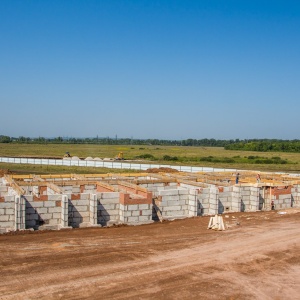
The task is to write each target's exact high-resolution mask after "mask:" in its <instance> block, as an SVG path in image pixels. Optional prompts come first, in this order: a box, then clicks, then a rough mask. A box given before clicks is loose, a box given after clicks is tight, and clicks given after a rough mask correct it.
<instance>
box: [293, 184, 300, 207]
mask: <svg viewBox="0 0 300 300" xmlns="http://www.w3.org/2000/svg"><path fill="white" fill-rule="evenodd" d="M292 205H293V207H300V185H296V186H294V187H293V188H292Z"/></svg>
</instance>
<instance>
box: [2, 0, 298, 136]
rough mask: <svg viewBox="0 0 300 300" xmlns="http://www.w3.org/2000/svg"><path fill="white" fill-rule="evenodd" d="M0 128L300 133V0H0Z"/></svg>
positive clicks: (84, 132)
mask: <svg viewBox="0 0 300 300" xmlns="http://www.w3.org/2000/svg"><path fill="white" fill-rule="evenodd" d="M0 104H1V106H0V111H1V114H0V135H1V134H3V135H9V136H15V137H18V136H21V135H22V136H29V137H38V136H44V137H56V136H64V137H66V136H68V137H94V136H97V135H98V136H99V137H106V136H110V137H115V135H118V137H119V138H122V137H124V138H125V137H133V138H145V139H146V138H158V139H187V138H195V139H202V138H215V139H231V138H233V139H235V138H240V139H245V138H246V139H250V138H279V139H299V138H300V135H299V129H300V1H290V0H285V1H277V0H269V1H266V0H238V1H233V0H219V1H218V0H197V1H196V0H195V1H192V0H181V1H178V0H172V1H171V0H170V1H167V0H159V1H156V0H147V1H146V0H123V1H121V0H102V1H101V0H51V1H47V0H39V1H37V0H36V1H33V0H26V1H25V0H20V1H17V0H1V1H0Z"/></svg>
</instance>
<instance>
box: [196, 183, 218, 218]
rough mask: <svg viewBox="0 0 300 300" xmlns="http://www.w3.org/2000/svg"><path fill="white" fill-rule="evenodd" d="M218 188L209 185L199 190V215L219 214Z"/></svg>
mask: <svg viewBox="0 0 300 300" xmlns="http://www.w3.org/2000/svg"><path fill="white" fill-rule="evenodd" d="M218 193H219V191H218V189H216V188H214V187H208V188H204V189H201V190H199V194H198V215H199V216H201V215H215V214H218V207H219V203H218Z"/></svg>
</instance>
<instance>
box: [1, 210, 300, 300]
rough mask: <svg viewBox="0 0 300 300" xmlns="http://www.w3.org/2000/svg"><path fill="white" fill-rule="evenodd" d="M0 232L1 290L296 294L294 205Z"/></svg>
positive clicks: (298, 232)
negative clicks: (216, 223) (221, 225)
mask: <svg viewBox="0 0 300 300" xmlns="http://www.w3.org/2000/svg"><path fill="white" fill-rule="evenodd" d="M287 212H288V213H287V214H283V215H280V214H278V213H277V212H257V213H235V214H229V215H228V217H227V218H225V217H224V221H225V222H226V223H227V224H228V225H229V226H230V227H229V229H228V230H226V231H223V232H220V231H212V230H207V229H206V227H207V225H208V221H209V218H208V217H198V218H191V219H185V220H175V221H170V222H163V223H155V224H152V225H143V226H135V227H134V226H124V227H114V228H94V229H73V230H61V231H56V232H55V231H44V232H25V233H18V234H9V235H7V234H6V235H1V236H0V253H1V256H0V271H1V272H0V299H100V298H101V299H300V227H299V224H300V222H299V221H300V210H296V209H291V210H289V211H287Z"/></svg>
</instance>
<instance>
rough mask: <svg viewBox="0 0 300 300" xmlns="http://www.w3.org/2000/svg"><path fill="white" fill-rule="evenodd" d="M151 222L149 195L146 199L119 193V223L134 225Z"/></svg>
mask: <svg viewBox="0 0 300 300" xmlns="http://www.w3.org/2000/svg"><path fill="white" fill-rule="evenodd" d="M133 196H134V198H133ZM152 222H153V220H152V194H151V193H150V195H149V196H148V197H147V198H145V197H142V196H140V197H137V196H136V195H130V194H125V193H120V223H124V224H133V225H134V224H148V223H152Z"/></svg>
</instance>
